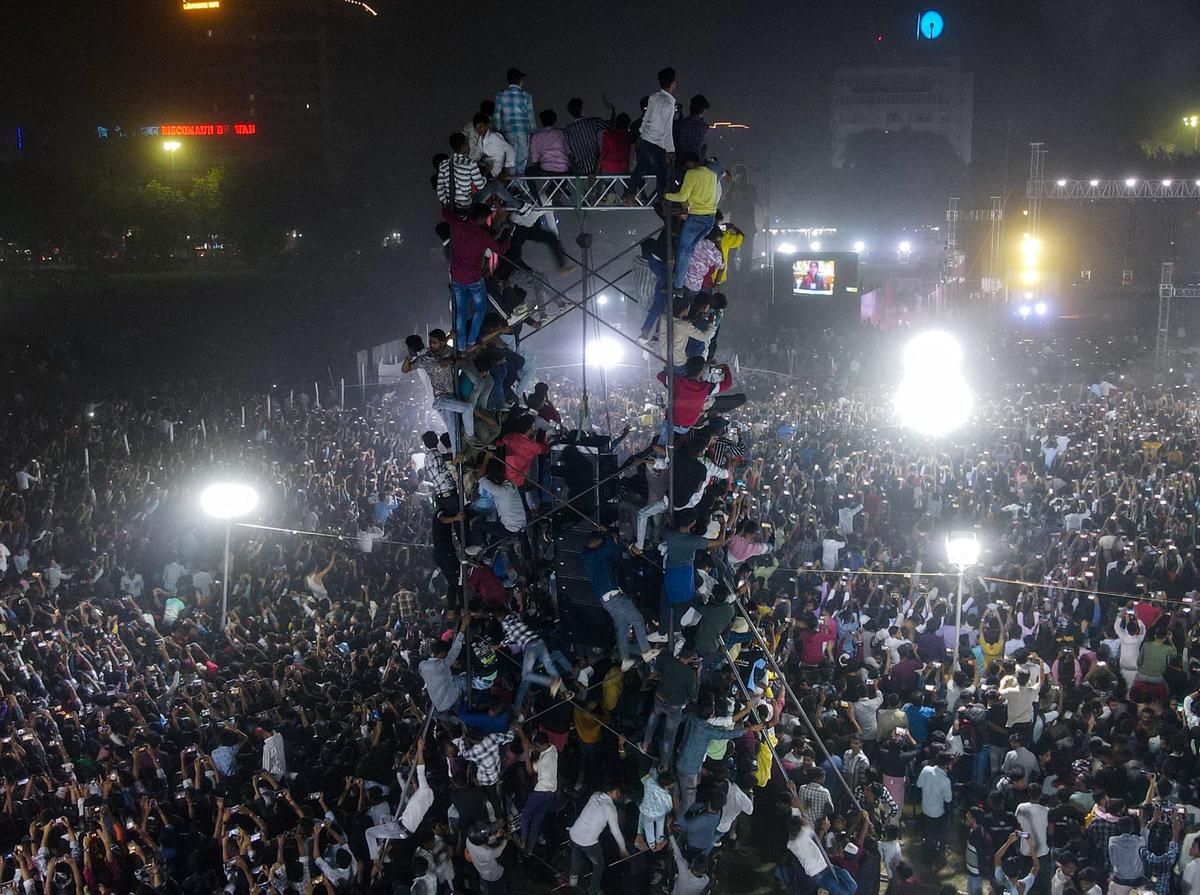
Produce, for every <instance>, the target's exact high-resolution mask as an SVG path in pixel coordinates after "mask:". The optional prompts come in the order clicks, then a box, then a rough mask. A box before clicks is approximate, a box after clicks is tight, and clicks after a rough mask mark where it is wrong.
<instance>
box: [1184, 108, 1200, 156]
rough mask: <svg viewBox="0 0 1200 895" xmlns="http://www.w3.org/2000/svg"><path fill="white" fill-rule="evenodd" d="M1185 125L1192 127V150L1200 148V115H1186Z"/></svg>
mask: <svg viewBox="0 0 1200 895" xmlns="http://www.w3.org/2000/svg"><path fill="white" fill-rule="evenodd" d="M1183 126H1184V127H1190V128H1191V129H1192V152H1193V153H1195V152H1196V151H1198V150H1200V115H1184V116H1183Z"/></svg>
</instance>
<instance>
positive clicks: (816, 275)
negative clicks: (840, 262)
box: [792, 260, 835, 295]
mask: <svg viewBox="0 0 1200 895" xmlns="http://www.w3.org/2000/svg"><path fill="white" fill-rule="evenodd" d="M834 276H835V274H834V262H832V261H810V260H801V261H795V262H793V263H792V292H793V293H794V294H796V295H833V286H834Z"/></svg>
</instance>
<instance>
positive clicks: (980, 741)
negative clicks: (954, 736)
mask: <svg viewBox="0 0 1200 895" xmlns="http://www.w3.org/2000/svg"><path fill="white" fill-rule="evenodd" d="M958 732H959V734H961V736H962V742H963V754H965V755H975V754H977V753H978V752H979V749H980V747H981V746H984V745H986V744H987V733H988V724H987V707H986V706H984V705H983V703H981V702H972V703H970V704H969V705H967V706H966V707H965V708H962V709H960V710H959V715H958Z"/></svg>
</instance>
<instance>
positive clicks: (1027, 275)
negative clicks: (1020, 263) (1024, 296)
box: [1021, 270, 1038, 283]
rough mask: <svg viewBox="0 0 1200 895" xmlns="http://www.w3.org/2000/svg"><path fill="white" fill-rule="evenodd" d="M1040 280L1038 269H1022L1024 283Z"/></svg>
mask: <svg viewBox="0 0 1200 895" xmlns="http://www.w3.org/2000/svg"><path fill="white" fill-rule="evenodd" d="M1037 281H1038V272H1037V271H1036V270H1023V271H1021V282H1022V283H1036V282H1037Z"/></svg>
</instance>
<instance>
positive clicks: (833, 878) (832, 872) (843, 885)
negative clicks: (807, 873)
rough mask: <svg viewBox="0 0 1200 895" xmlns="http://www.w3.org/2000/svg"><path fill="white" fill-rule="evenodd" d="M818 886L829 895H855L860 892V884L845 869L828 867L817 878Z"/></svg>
mask: <svg viewBox="0 0 1200 895" xmlns="http://www.w3.org/2000/svg"><path fill="white" fill-rule="evenodd" d="M816 884H817V888H818V889H824V890H825V891H826V892H828V893H829V895H854V893H855V892H857V891H858V883H857V882H855V880H854V877H852V876H851V875H850V873H849V871H847V870H846V869H845V868H844V867H826V868H825V869H824V870H823V871H821V875H820V876H818V877H817V878H816Z"/></svg>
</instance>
